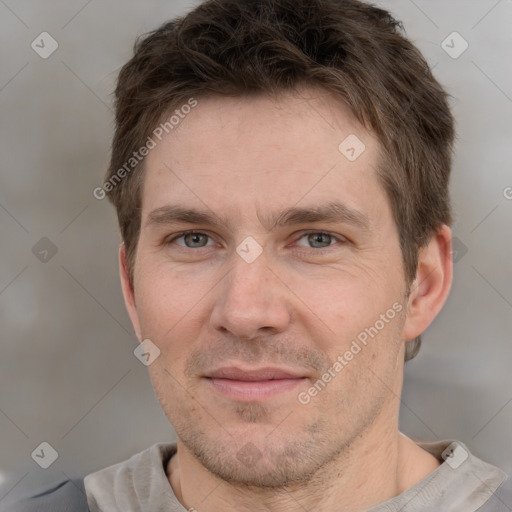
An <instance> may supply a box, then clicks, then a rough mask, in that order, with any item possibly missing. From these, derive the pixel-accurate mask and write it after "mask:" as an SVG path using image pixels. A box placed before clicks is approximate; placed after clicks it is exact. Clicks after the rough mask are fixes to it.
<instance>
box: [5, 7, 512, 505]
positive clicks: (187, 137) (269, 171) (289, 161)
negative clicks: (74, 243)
mask: <svg viewBox="0 0 512 512" xmlns="http://www.w3.org/2000/svg"><path fill="white" fill-rule="evenodd" d="M446 96H447V95H446V93H445V92H444V91H443V89H442V88H441V87H440V85H439V84H438V83H437V81H436V80H435V79H434V78H433V76H432V74H431V72H430V70H429V69H428V66H427V64H426V62H425V60H424V59H423V57H422V56H421V55H420V53H419V52H418V50H417V49H416V48H415V47H414V46H413V45H412V44H411V43H410V42H409V41H408V40H407V39H405V38H404V37H403V35H401V33H400V25H399V24H398V23H397V22H396V21H395V20H394V19H393V18H392V17H391V16H390V14H389V13H387V12H386V11H384V10H382V9H380V8H376V7H373V6H371V5H369V4H365V3H362V2H359V1H357V0H293V1H292V0H247V1H243V2H241V1H239V0H216V1H207V2H205V3H203V4H201V5H200V6H198V7H197V8H196V9H195V10H193V11H192V12H191V13H190V14H188V16H186V17H184V18H182V19H177V20H174V21H172V22H170V23H168V24H166V25H164V26H162V27H161V28H160V29H159V30H157V31H155V32H154V33H152V34H150V35H149V36H147V37H146V38H145V39H143V40H142V41H140V42H139V43H138V44H137V46H136V51H135V55H134V57H133V58H132V59H131V60H130V62H128V63H127V64H126V65H125V66H124V68H123V69H122V71H121V73H120V76H119V81H118V86H117V89H116V100H117V102H116V122H117V125H116V133H115V137H114V141H113V146H112V161H111V165H110V169H109V172H108V175H107V179H106V181H105V184H104V186H103V187H102V188H100V189H97V190H96V191H95V195H96V196H101V195H102V194H103V195H105V194H108V196H109V198H110V199H111V200H112V202H113V203H114V205H115V207H116V209H117V214H118V218H119V224H120V229H121V234H122V238H123V243H122V244H121V248H120V252H119V261H120V269H121V280H122V288H123V294H124V297H125V302H126V306H127V309H128V312H129V314H130V317H131V320H132V323H133V326H134V330H135V333H136V336H137V338H138V340H139V341H140V342H141V347H142V348H141V354H142V355H143V356H144V357H145V359H146V362H147V364H148V368H149V372H150V376H151V380H152V383H153V386H154V389H155V393H156V395H157V397H158V399H159V401H160V404H161V406H162V408H163V410H164V412H165V413H166V415H167V417H168V419H169V421H170V422H171V424H172V425H173V427H174V429H175V431H176V435H177V443H176V444H171V443H169V444H166V443H158V444H155V445H153V446H152V447H150V448H148V449H147V450H145V451H143V452H141V453H138V454H136V455H134V456H133V457H132V458H130V459H129V460H127V461H124V462H120V463H118V464H115V465H113V466H110V467H108V468H105V469H101V470H99V471H97V472H95V473H92V474H89V475H87V476H86V477H85V479H84V480H73V481H69V480H68V481H63V482H59V483H58V484H57V485H55V486H54V487H52V488H51V489H47V490H46V491H45V492H43V493H41V494H39V495H36V496H35V497H32V498H31V499H29V500H25V501H24V502H23V503H20V505H19V508H16V509H15V510H17V511H18V510H19V511H21V510H90V511H102V512H110V511H123V512H127V511H139V510H145V511H146V510H147V511H158V510H161V511H164V510H165V511H183V510H197V511H199V512H214V511H220V510H225V511H235V510H236V511H240V510H244V511H264V510H265V511H276V512H277V511H279V512H280V511H288V510H312V509H314V510H317V511H319V512H323V511H333V510H343V511H346V512H359V511H367V510H369V511H372V512H377V511H398V510H401V511H404V512H405V511H414V512H417V511H427V510H436V511H437V510H442V511H455V510H457V511H464V512H474V511H479V512H491V511H493V512H495V511H507V510H512V483H511V479H510V478H507V475H505V473H504V472H503V471H501V470H500V469H499V468H496V467H494V466H491V465H489V464H487V463H485V462H483V461H481V460H479V459H478V458H477V457H475V456H474V455H472V454H471V453H470V452H469V450H468V449H467V447H465V446H464V445H463V444H462V443H460V442H458V441H455V440H445V441H439V442H436V443H420V442H418V443H416V442H413V441H412V440H411V439H409V438H408V437H406V436H405V435H403V434H401V433H400V432H399V429H398V411H399V405H400V394H401V387H402V379H403V365H404V362H405V361H406V360H408V359H410V358H411V357H414V356H415V355H416V353H417V352H418V350H419V347H420V335H421V333H422V332H423V331H424V330H425V329H426V328H427V326H428V325H429V324H430V323H431V322H432V320H433V319H434V318H435V316H436V315H437V314H438V312H439V311H440V309H441V308H442V306H443V304H444V302H445V300H446V298H447V295H448V293H449V289H450V285H451V281H452V260H451V231H450V227H449V226H450V224H451V213H450V205H449V198H448V182H449V173H450V166H451V152H452V143H453V138H454V128H453V119H452V116H451V114H450V111H449V108H448V105H447V101H446ZM23 507H24V508H23Z"/></svg>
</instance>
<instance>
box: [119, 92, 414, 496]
mask: <svg viewBox="0 0 512 512" xmlns="http://www.w3.org/2000/svg"><path fill="white" fill-rule="evenodd" d="M349 136H351V138H350V139H348V141H347V142H346V143H344V145H343V144H342V146H341V149H340V143H342V142H343V141H344V140H345V139H346V138H347V137H349ZM354 136H357V138H358V139H359V140H360V141H362V143H364V145H365V149H364V151H363V152H362V153H361V154H360V155H359V156H358V157H357V154H358V153H359V152H360V151H361V149H362V146H361V145H360V143H359V142H357V139H355V138H354ZM351 148H353V150H352V149H351ZM354 157H357V158H355V159H354ZM377 161H378V143H377V140H376V138H375V137H374V136H372V135H371V134H370V133H368V132H367V131H365V130H364V129H363V128H362V127H361V125H359V124H358V123H357V121H356V120H355V119H354V117H353V116H352V115H351V114H350V111H349V110H348V108H347V107H346V106H344V105H343V104H341V103H339V102H336V101H335V100H334V99H333V98H332V97H331V96H329V95H326V94H325V93H321V92H319V91H314V90H306V91H304V93H303V95H301V96H300V97H299V96H293V95H286V96H283V98H282V100H280V101H279V102H275V101H272V100H270V99H268V98H264V97H263V96H261V97H260V96H258V97H256V96H254V97H250V98H238V99H232V98H210V99H198V105H197V107H195V108H194V109H193V110H192V112H191V113H190V114H188V116H187V117H186V118H185V119H184V120H182V121H181V125H180V126H179V127H178V128H177V129H176V130H174V131H173V132H171V133H170V134H169V135H167V136H166V137H164V139H163V140H162V142H160V143H158V145H157V146H156V147H155V148H154V149H153V150H152V151H151V152H150V154H149V155H148V157H147V160H146V167H145V178H144V180H145V181H144V190H143V201H142V204H143V206H142V224H141V232H140V239H139V243H138V250H137V256H136V264H135V276H134V301H135V307H133V306H132V307H131V308H130V307H129V310H130V314H131V317H132V321H133V322H134V325H135V328H136V331H137V334H138V336H139V337H140V339H141V340H142V339H150V340H151V341H152V342H153V343H154V344H155V345H157V346H158V347H159V349H160V351H161V354H160V356H159V357H158V358H157V359H156V360H155V361H154V362H153V363H152V364H151V365H150V366H149V371H150V376H151V380H152V383H153V386H154V388H155V392H156V395H157V397H158V399H159V401H160V404H161V405H162V408H163V410H164V412H165V413H166V415H167V417H168V418H169V420H170V422H171V423H172V425H173V426H174V428H175V430H176V433H177V435H178V438H179V440H180V441H181V442H182V443H183V446H184V448H185V449H186V450H188V452H189V453H190V454H192V455H193V456H195V457H196V458H197V459H198V460H199V461H200V462H201V463H202V464H203V465H204V466H205V467H206V468H207V469H208V470H210V471H211V472H213V473H214V474H216V475H218V476H221V477H222V478H224V479H226V480H228V481H231V482H239V483H242V482H243V483H246V484H256V485H265V486H279V485H283V484H286V483H289V482H292V481H298V480H301V479H303V478H307V477H308V476H310V475H312V474H313V473H314V472H315V470H317V469H318V468H319V467H321V466H323V465H325V464H327V463H328V462H329V461H332V460H333V459H334V457H336V456H337V455H339V454H340V453H342V452H343V450H345V449H348V448H349V447H350V445H351V443H352V442H353V441H354V440H355V439H356V438H357V436H360V435H361V434H363V433H364V432H365V431H370V430H371V429H376V428H378V425H379V424H380V423H379V422H380V421H381V419H382V418H383V417H384V416H389V417H391V416H393V415H395V414H396V411H397V399H396V396H397V394H399V392H400V385H401V374H400V373H401V369H402V364H403V341H404V337H403V326H404V321H405V310H406V304H405V300H406V283H405V280H404V272H403V265H402V255H401V251H400V247H399V240H398V232H397V227H396V226H395V223H394V221H393V218H392V213H391V209H390V205H389V203H388V200H387V197H386V195H385V192H384V190H383V188H382V186H381V185H380V183H379V182H378V179H377V174H376V167H377ZM333 204H338V205H340V206H339V208H338V209H336V212H337V214H338V216H337V217H336V218H329V219H324V220H322V218H321V217H320V216H317V217H314V216H313V215H312V214H313V213H321V211H322V212H323V211H324V210H326V209H327V208H328V207H329V206H332V205H333ZM167 207H173V208H180V209H182V210H185V209H187V210H197V211H200V212H203V213H205V214H207V215H208V216H210V217H211V218H212V219H213V221H214V222H213V223H212V222H209V221H207V219H206V218H197V217H194V216H192V215H189V216H188V217H187V216H186V215H181V216H176V215H172V214H169V212H168V214H167V215H165V210H164V209H165V208H167ZM289 209H294V210H292V211H291V212H289V213H290V214H289V215H284V216H283V215H281V214H282V212H285V211H286V210H289ZM295 210H297V211H295ZM298 210H301V211H302V210H305V211H309V212H310V215H309V216H308V215H306V214H305V212H304V211H302V214H300V213H299V212H298ZM326 211H327V210H326ZM174 213H176V210H174ZM173 219H174V220H173ZM215 221H217V224H215ZM184 231H190V232H192V233H190V234H188V235H185V236H182V233H183V232H184ZM260 251H261V253H260ZM125 293H126V292H125ZM363 333H365V334H366V336H365V334H363ZM362 340H365V342H363V341H362ZM354 342H355V344H354ZM348 352H349V353H351V354H352V357H351V356H350V354H349V353H348ZM336 362H338V365H336ZM258 371H259V373H258ZM279 372H281V373H279ZM285 377H286V378H285ZM329 377H330V378H329ZM271 378H274V380H269V379H271ZM319 380H320V381H321V383H320V384H319V383H318V382H317V381H319ZM315 383H316V387H314V386H315ZM322 383H323V384H322ZM312 387H314V389H313V390H312V389H311V388H312ZM315 390H316V391H315Z"/></svg>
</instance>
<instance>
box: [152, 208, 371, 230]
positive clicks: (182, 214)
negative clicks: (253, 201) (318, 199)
mask: <svg viewBox="0 0 512 512" xmlns="http://www.w3.org/2000/svg"><path fill="white" fill-rule="evenodd" d="M258 218H259V219H260V221H261V222H262V224H263V225H264V226H266V227H267V229H268V230H269V231H270V230H272V229H275V228H276V227H285V226H293V225H297V224H309V223H314V222H326V223H332V224H335V223H339V224H349V225H353V226H354V227H356V228H359V229H361V230H363V231H370V220H369V218H368V217H367V215H366V214H364V213H362V212H360V211H358V210H355V209H352V208H349V207H348V206H346V205H344V204H342V203H339V202H336V201H334V202H330V203H328V204H327V205H322V206H311V207H302V208H299V207H291V208H287V209H286V210H283V211H282V212H279V213H277V214H276V213H274V214H271V215H270V216H269V217H267V218H265V219H263V220H262V216H261V215H258ZM176 223H185V224H202V225H205V226H211V227H216V228H223V227H224V228H225V227H230V226H231V225H232V224H233V221H232V219H231V220H230V219H229V218H221V217H219V216H218V215H215V214H213V213H212V212H211V211H208V210H198V209H195V208H187V207H183V206H179V205H165V206H162V207H160V208H156V209H155V210H152V211H151V212H150V213H149V215H148V217H147V220H146V223H145V226H146V227H151V226H159V225H168V224H176Z"/></svg>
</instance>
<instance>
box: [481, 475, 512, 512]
mask: <svg viewBox="0 0 512 512" xmlns="http://www.w3.org/2000/svg"><path fill="white" fill-rule="evenodd" d="M510 510H512V476H510V475H508V476H507V477H506V478H505V480H504V481H503V482H502V483H501V484H500V486H499V487H498V488H497V489H496V490H495V491H494V493H493V494H492V496H491V497H490V498H489V501H488V502H487V503H486V504H485V505H482V506H481V507H480V508H479V509H477V511H476V512H510Z"/></svg>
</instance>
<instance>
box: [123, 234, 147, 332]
mask: <svg viewBox="0 0 512 512" xmlns="http://www.w3.org/2000/svg"><path fill="white" fill-rule="evenodd" d="M119 275H120V278H121V288H122V291H123V297H124V304H125V306H126V310H127V311H128V314H129V315H130V319H131V321H132V325H133V328H134V330H135V334H136V336H137V339H138V340H139V341H141V340H142V338H141V334H140V322H139V315H138V312H137V305H136V303H135V290H134V286H133V283H132V282H131V280H130V274H129V271H128V261H127V258H126V247H125V245H124V242H122V243H121V245H120V246H119Z"/></svg>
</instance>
